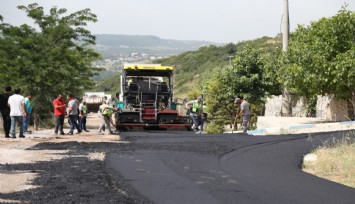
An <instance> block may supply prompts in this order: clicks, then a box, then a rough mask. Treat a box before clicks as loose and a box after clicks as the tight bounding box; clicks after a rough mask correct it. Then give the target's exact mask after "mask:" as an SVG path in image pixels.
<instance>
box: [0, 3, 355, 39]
mask: <svg viewBox="0 0 355 204" xmlns="http://www.w3.org/2000/svg"><path fill="white" fill-rule="evenodd" d="M284 1H285V0H32V1H31V0H0V15H2V16H3V17H4V22H5V23H10V24H12V25H16V26H18V25H21V24H24V23H26V24H29V25H32V26H33V24H32V21H31V20H30V19H29V18H28V17H27V16H26V14H25V13H24V11H21V10H18V9H17V8H16V7H17V6H18V5H28V4H30V3H38V4H39V5H40V6H43V7H44V8H45V9H46V10H47V11H48V10H49V8H51V7H53V6H57V7H58V8H66V9H68V14H69V13H72V12H75V11H79V10H82V9H86V8H90V9H91V11H92V12H93V13H94V14H96V15H97V17H98V22H96V23H90V24H89V25H88V26H87V29H88V30H90V31H91V32H92V33H93V34H124V35H155V36H158V37H160V38H163V39H174V40H204V41H211V42H218V43H229V42H233V43H237V42H240V41H243V40H252V39H255V38H259V37H263V36H270V37H274V36H276V35H277V34H278V33H281V28H280V25H281V18H282V9H283V2H284ZM288 2H289V15H290V17H289V18H290V30H291V31H294V30H295V28H296V27H297V25H298V24H301V25H309V24H310V22H311V21H317V20H319V19H320V18H322V17H331V16H334V15H336V14H337V12H338V11H339V10H340V9H341V7H342V6H343V5H344V4H345V3H346V4H348V7H347V9H349V10H352V11H355V0H289V1H288Z"/></svg>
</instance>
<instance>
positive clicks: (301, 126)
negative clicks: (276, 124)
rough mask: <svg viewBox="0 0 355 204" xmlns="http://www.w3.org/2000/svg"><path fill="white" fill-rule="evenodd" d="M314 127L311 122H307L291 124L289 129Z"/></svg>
mask: <svg viewBox="0 0 355 204" xmlns="http://www.w3.org/2000/svg"><path fill="white" fill-rule="evenodd" d="M314 127H316V126H315V125H313V124H307V125H291V126H290V127H289V129H291V130H292V129H306V128H314Z"/></svg>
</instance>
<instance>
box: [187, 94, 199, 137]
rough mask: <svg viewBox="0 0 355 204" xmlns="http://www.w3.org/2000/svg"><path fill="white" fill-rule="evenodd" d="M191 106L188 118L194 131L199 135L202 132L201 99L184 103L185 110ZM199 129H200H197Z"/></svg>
mask: <svg viewBox="0 0 355 204" xmlns="http://www.w3.org/2000/svg"><path fill="white" fill-rule="evenodd" d="M189 106H191V110H190V116H191V118H192V122H193V123H194V130H195V132H196V133H197V134H201V133H202V131H203V125H204V124H203V122H204V121H203V118H202V114H203V102H202V97H201V96H199V97H197V100H192V101H190V102H188V103H186V106H185V108H186V109H188V108H189ZM199 127H200V128H199Z"/></svg>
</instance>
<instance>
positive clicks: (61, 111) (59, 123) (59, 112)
mask: <svg viewBox="0 0 355 204" xmlns="http://www.w3.org/2000/svg"><path fill="white" fill-rule="evenodd" d="M53 107H54V117H55V118H56V120H55V129H54V134H56V135H57V134H58V130H59V132H60V134H61V135H64V130H63V126H64V118H65V107H66V104H65V101H64V99H63V96H62V95H60V94H59V95H58V97H57V98H56V99H54V100H53Z"/></svg>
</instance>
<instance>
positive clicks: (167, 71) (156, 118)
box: [115, 64, 191, 131]
mask: <svg viewBox="0 0 355 204" xmlns="http://www.w3.org/2000/svg"><path fill="white" fill-rule="evenodd" d="M173 76H174V67H172V66H161V65H160V64H135V65H124V68H123V71H122V75H121V91H120V93H119V94H118V95H119V96H118V98H119V102H118V104H117V106H118V107H119V111H118V112H117V113H116V114H115V119H116V128H117V129H118V130H121V131H125V130H137V129H138V130H152V129H153V130H191V122H190V118H189V116H186V115H183V114H180V113H179V112H178V110H177V108H176V106H177V104H176V103H175V102H174V101H173V86H174V85H173Z"/></svg>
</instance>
